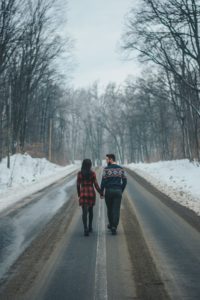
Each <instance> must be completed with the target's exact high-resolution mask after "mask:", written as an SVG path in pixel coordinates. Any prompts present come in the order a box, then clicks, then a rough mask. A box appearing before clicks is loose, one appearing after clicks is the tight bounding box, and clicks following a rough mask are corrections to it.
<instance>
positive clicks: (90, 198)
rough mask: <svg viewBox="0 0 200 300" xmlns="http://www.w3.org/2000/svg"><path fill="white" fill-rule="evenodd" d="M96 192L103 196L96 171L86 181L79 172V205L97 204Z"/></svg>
mask: <svg viewBox="0 0 200 300" xmlns="http://www.w3.org/2000/svg"><path fill="white" fill-rule="evenodd" d="M94 186H95V188H96V190H97V191H98V192H99V194H101V189H100V187H99V185H98V182H97V178H96V174H95V172H94V171H92V172H91V177H90V179H89V180H86V179H85V178H84V177H83V175H82V173H81V172H78V175H77V192H78V197H79V205H83V204H85V203H87V204H88V205H89V206H92V205H94V204H95V200H96V193H95V190H94Z"/></svg>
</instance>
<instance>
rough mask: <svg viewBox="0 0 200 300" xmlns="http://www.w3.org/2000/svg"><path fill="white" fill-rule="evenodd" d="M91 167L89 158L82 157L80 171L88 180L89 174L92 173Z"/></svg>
mask: <svg viewBox="0 0 200 300" xmlns="http://www.w3.org/2000/svg"><path fill="white" fill-rule="evenodd" d="M91 168H92V162H91V160H90V159H87V158H86V159H84V160H83V162H82V167H81V173H82V175H83V177H84V178H85V179H86V180H90V178H91V174H92V171H91Z"/></svg>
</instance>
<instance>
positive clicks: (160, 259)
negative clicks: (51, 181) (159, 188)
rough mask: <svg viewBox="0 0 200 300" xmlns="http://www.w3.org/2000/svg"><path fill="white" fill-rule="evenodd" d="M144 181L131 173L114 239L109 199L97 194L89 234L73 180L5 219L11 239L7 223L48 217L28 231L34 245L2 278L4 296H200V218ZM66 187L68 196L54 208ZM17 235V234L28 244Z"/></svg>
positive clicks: (0, 292) (0, 295) (3, 229)
mask: <svg viewBox="0 0 200 300" xmlns="http://www.w3.org/2000/svg"><path fill="white" fill-rule="evenodd" d="M139 182H140V179H138V178H136V177H135V175H134V173H133V172H130V173H129V174H128V186H127V188H126V192H125V193H124V198H123V201H122V208H121V221H120V225H119V228H118V234H117V235H116V236H112V235H111V234H110V232H109V231H108V230H107V228H106V224H107V218H106V210H105V203H104V200H101V199H99V198H98V199H97V204H96V206H95V209H94V226H93V227H94V232H93V233H92V234H91V235H90V236H89V237H84V235H83V228H82V222H81V209H80V207H79V206H78V204H77V197H76V195H74V189H75V185H74V184H75V178H71V179H69V181H68V184H67V181H66V180H63V181H62V182H59V183H58V184H57V185H55V186H52V187H51V188H50V189H51V191H48V192H49V193H50V194H48V193H47V191H46V192H44V191H43V193H44V194H42V195H37V197H36V199H34V200H33V199H32V201H31V202H30V204H29V205H27V206H25V207H22V208H18V209H17V211H16V210H13V211H12V212H11V215H12V216H11V215H7V216H4V218H7V219H9V220H10V223H9V224H10V227H9V226H7V225H6V226H5V225H3V226H2V224H5V223H6V219H2V220H1V231H0V233H1V236H9V237H10V238H9V239H10V240H12V238H11V236H12V237H13V236H14V235H13V233H12V234H10V233H9V234H8V232H13V231H12V230H10V229H9V228H14V224H16V220H19V219H20V218H19V216H23V217H22V219H21V220H23V222H22V224H23V226H22V227H24V228H30V227H29V226H28V224H29V223H31V222H29V220H30V219H29V218H30V215H31V216H32V215H34V216H37V212H42V211H43V212H44V211H45V212H46V214H45V217H44V213H41V215H42V216H43V217H40V218H39V219H38V218H37V219H34V218H35V217H34V218H33V220H34V222H32V223H34V224H37V225H35V227H31V228H32V229H31V230H30V229H29V230H28V231H27V233H26V235H23V236H26V238H25V239H23V241H26V242H27V240H28V241H29V243H28V245H27V243H25V244H26V247H25V248H23V247H19V248H20V249H21V252H20V254H19V253H18V256H19V257H18V259H17V260H16V262H15V263H14V264H13V265H12V267H11V268H10V271H9V272H7V273H6V274H7V275H6V276H4V277H3V278H2V280H1V287H0V299H37V300H40V299H41V300H45V299H48V300H51V299H58V300H59V299H61V300H62V299H72V300H73V299H74V300H75V299H83V300H84V299H141V300H146V299H153V300H155V299H159V300H162V299H165V300H167V299H176V300H179V299H188V300H189V299H200V287H199V278H200V258H199V253H200V231H199V227H200V226H199V224H200V221H199V218H197V217H195V216H194V215H190V220H189V219H188V217H187V216H186V215H184V213H183V212H182V210H181V207H177V206H176V208H174V207H173V205H171V204H169V203H170V200H169V202H168V199H165V201H163V199H162V195H161V194H159V193H156V192H155V191H149V190H150V189H149V188H148V185H146V186H145V184H144V182H142V183H141V182H140V183H139ZM63 190H64V191H65V193H67V195H68V200H67V201H63V200H62V201H60V202H59V203H60V205H58V206H57V207H56V208H55V206H54V205H55V203H56V202H57V197H58V198H59V196H58V195H59V192H60V191H63ZM45 195H46V197H45ZM49 195H51V196H49ZM52 195H53V197H52ZM65 195H66V194H65ZM61 198H62V197H61ZM64 198H66V197H64ZM44 199H46V201H45V200H44ZM62 199H63V198H62ZM52 202H53V203H54V205H52V207H51V205H50V207H51V208H50V209H49V210H48V211H46V209H47V207H48V206H49V204H51V203H52ZM42 203H43V204H42ZM44 203H45V205H44ZM36 204H37V205H39V206H38V207H37V209H36V207H35V208H34V213H33V207H34V206H35V205H36ZM47 204H48V205H47ZM44 207H45V209H43V208H44ZM28 211H29V212H30V213H29V214H28ZM52 212H54V214H53V213H52ZM25 215H26V217H27V219H26V220H25V217H24V216H25ZM13 218H14V219H13ZM13 220H15V222H13V223H12V221H13ZM38 220H40V221H38ZM25 221H26V222H25ZM7 224H8V223H7ZM198 226H199V227H198ZM6 230H7V231H6ZM36 233H37V234H36ZM19 236H20V235H19ZM9 239H8V240H9ZM4 240H5V239H4ZM19 240H20V239H17V238H15V241H18V243H19V244H20V245H23V244H24V242H23V243H22V242H19ZM21 240H22V238H21ZM7 243H8V244H9V242H7ZM11 244H12V243H11ZM15 245H16V244H15ZM4 248H5V247H4ZM7 249H8V247H7ZM9 249H11V247H10V248H9ZM2 251H4V250H1V253H2ZM8 252H9V251H7V253H8ZM5 253H6V252H5V251H4V258H5ZM1 257H3V256H1ZM13 262H14V259H13V261H12V263H13ZM10 265H11V263H10ZM10 265H9V266H10Z"/></svg>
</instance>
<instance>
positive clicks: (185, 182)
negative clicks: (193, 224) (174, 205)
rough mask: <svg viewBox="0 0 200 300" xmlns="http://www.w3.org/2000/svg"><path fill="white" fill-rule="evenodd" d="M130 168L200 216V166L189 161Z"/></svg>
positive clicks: (130, 165)
mask: <svg viewBox="0 0 200 300" xmlns="http://www.w3.org/2000/svg"><path fill="white" fill-rule="evenodd" d="M127 167H128V168H130V169H132V170H133V171H135V172H136V173H137V174H138V175H140V176H142V177H144V178H145V179H146V180H147V181H149V182H150V183H151V184H152V185H154V186H155V187H157V188H158V189H159V190H161V191H162V192H163V193H165V194H166V195H168V196H170V197H171V198H172V199H173V200H174V201H177V202H179V203H180V204H182V205H184V206H186V207H188V208H190V209H192V210H193V211H195V212H196V213H197V214H198V215H200V183H199V182H200V165H199V164H198V163H191V162H189V160H187V159H184V160H174V161H160V162H156V163H150V164H146V163H138V164H134V163H132V164H129V165H127Z"/></svg>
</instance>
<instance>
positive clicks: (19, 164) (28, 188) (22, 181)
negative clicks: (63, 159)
mask: <svg viewBox="0 0 200 300" xmlns="http://www.w3.org/2000/svg"><path fill="white" fill-rule="evenodd" d="M6 164H7V161H6V158H4V159H3V160H2V161H1V163H0V211H3V210H4V209H6V208H8V207H9V206H11V205H13V204H14V203H16V202H18V201H20V200H21V199H23V198H24V197H28V196H30V195H31V194H32V193H35V192H37V191H38V190H40V189H43V188H45V187H46V186H48V185H50V184H52V183H53V182H55V181H57V180H59V179H61V178H63V177H65V176H66V175H67V174H70V173H72V172H73V171H75V170H77V169H79V168H80V165H79V163H76V164H71V165H68V166H66V167H61V166H58V165H56V164H53V163H51V162H49V161H48V160H47V159H45V158H42V159H41V158H32V157H31V156H30V155H28V154H24V155H21V154H16V155H13V156H11V168H10V169H8V168H7V165H6Z"/></svg>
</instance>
